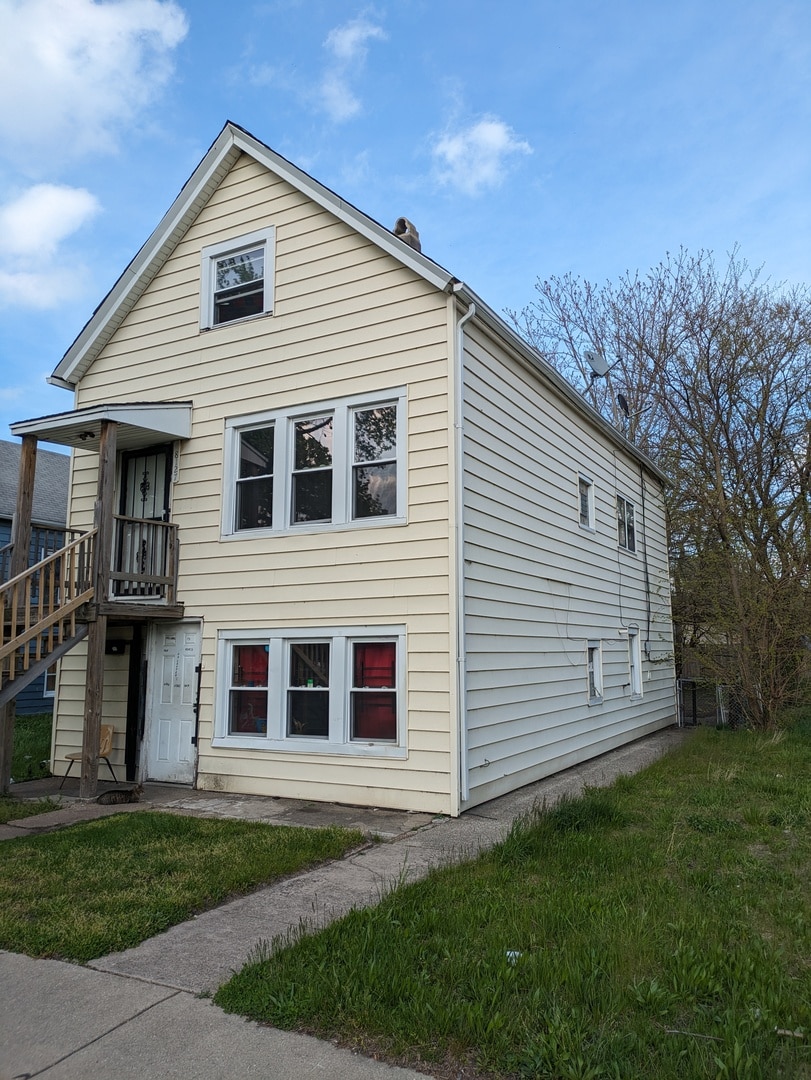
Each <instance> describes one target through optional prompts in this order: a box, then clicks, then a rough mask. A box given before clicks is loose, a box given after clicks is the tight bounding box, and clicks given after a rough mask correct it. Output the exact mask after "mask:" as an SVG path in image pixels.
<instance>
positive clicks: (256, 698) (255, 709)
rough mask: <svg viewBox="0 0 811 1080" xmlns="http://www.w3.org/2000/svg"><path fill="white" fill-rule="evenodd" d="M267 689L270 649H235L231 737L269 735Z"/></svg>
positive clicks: (262, 646) (253, 647)
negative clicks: (233, 735)
mask: <svg viewBox="0 0 811 1080" xmlns="http://www.w3.org/2000/svg"><path fill="white" fill-rule="evenodd" d="M267 685H268V647H267V645H234V648H233V669H232V672H231V693H230V699H231V701H230V716H229V720H228V725H229V731H230V732H231V734H247V735H265V734H267V728H268V718H267V714H268V692H267ZM254 687H258V688H259V689H254Z"/></svg>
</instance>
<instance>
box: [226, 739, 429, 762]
mask: <svg viewBox="0 0 811 1080" xmlns="http://www.w3.org/2000/svg"><path fill="white" fill-rule="evenodd" d="M211 748H212V749H213V750H260V751H263V752H268V751H270V752H280V753H282V754H306V755H307V756H308V757H312V755H313V754H321V755H323V756H324V757H354V758H389V759H394V760H400V761H404V760H405V759H406V758H407V757H408V750H407V749H406V747H405V746H397V745H395V744H394V743H365V742H360V741H359V742H351V743H331V742H327V741H326V740H323V739H268V738H266V737H265V736H264V735H256V736H250V735H229V736H219V737H217V738H214V739H212V740H211Z"/></svg>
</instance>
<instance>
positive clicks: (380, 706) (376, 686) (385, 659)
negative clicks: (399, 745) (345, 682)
mask: <svg viewBox="0 0 811 1080" xmlns="http://www.w3.org/2000/svg"><path fill="white" fill-rule="evenodd" d="M352 649H353V653H352V691H351V736H352V738H353V739H367V740H371V739H387V740H392V741H393V740H396V738H397V692H396V685H397V675H396V671H397V645H396V643H395V642H393V641H356V642H354V643H353V646H352Z"/></svg>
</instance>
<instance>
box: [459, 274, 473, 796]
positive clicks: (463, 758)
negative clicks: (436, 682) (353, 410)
mask: <svg viewBox="0 0 811 1080" xmlns="http://www.w3.org/2000/svg"><path fill="white" fill-rule="evenodd" d="M457 287H458V286H457ZM475 314H476V305H475V304H473V303H471V305H470V307H468V309H467V311H466V312H465V314H464V315H463V316H462V318H461V319H460V320H459V322H458V323H457V324H456V356H455V361H456V372H455V379H454V383H455V394H454V410H453V411H454V417H453V435H454V457H455V460H456V473H457V478H456V479H457V482H456V484H455V485H454V486H455V489H456V490H455V496H456V507H455V516H456V550H455V552H454V556H455V558H456V588H457V591H458V596H457V603H456V693H457V701H458V708H459V794H460V797H461V801H462V803H466V802H467V800H468V799H469V797H470V785H469V784H468V768H467V658H466V655H465V529H464V526H465V444H464V436H465V431H464V402H465V361H464V355H465V329H464V328H465V323H467V322H468V321H469V320H470V319H472V318H473V316H474V315H475Z"/></svg>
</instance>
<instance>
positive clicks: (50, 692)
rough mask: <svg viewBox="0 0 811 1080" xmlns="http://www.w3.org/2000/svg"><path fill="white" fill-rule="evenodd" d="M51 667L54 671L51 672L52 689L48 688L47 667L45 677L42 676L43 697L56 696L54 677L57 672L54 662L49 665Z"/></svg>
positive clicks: (48, 670)
mask: <svg viewBox="0 0 811 1080" xmlns="http://www.w3.org/2000/svg"><path fill="white" fill-rule="evenodd" d="M51 667H53V669H54V672H53V683H54V685H53V690H49V689H48V675H49V674H50V668H49V669H47V670H46V672H45V677H44V679H43V681H42V696H43V697H44V698H55V697H56V679H57V675H58V672H57V670H56V663H55V662H54V663H53V664H52V665H51Z"/></svg>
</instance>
